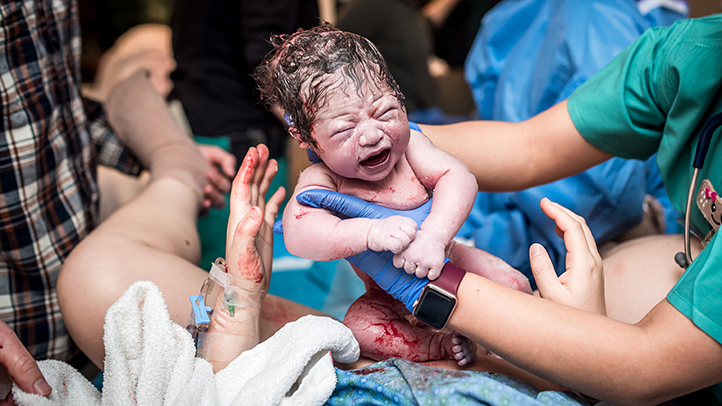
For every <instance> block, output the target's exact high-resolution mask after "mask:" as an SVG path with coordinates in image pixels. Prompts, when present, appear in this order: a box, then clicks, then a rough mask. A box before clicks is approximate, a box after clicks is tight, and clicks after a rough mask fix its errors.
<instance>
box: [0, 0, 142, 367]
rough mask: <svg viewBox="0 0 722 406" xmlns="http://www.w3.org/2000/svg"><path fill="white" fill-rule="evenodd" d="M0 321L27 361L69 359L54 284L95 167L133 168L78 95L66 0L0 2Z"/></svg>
mask: <svg viewBox="0 0 722 406" xmlns="http://www.w3.org/2000/svg"><path fill="white" fill-rule="evenodd" d="M0 19H1V20H0V28H1V29H0V97H1V98H0V108H2V120H1V121H0V199H1V201H0V317H1V318H2V320H3V321H5V322H6V323H7V324H8V325H9V326H10V328H12V329H13V330H14V331H15V332H16V333H17V335H18V337H20V340H21V341H22V342H23V343H24V344H25V345H26V346H27V348H28V350H29V351H30V353H31V354H33V356H34V357H35V358H37V359H42V358H59V359H68V358H69V357H70V356H72V355H73V354H74V353H76V351H77V350H76V349H75V346H74V345H73V343H72V341H71V340H70V337H69V336H68V332H67V331H66V328H65V325H64V323H63V320H62V318H61V316H60V310H59V307H58V300H57V295H56V292H55V285H56V281H57V278H58V272H59V271H60V267H61V265H62V264H63V261H64V260H65V258H66V257H67V255H68V254H69V253H70V251H71V250H72V249H73V247H74V246H75V245H76V244H78V242H79V241H80V240H81V239H82V238H84V237H85V236H87V235H88V233H89V232H90V231H91V230H92V229H93V228H94V227H95V225H96V223H97V221H98V188H97V184H96V165H97V164H103V165H107V166H113V167H115V168H117V169H119V170H121V171H123V172H126V173H135V174H137V173H138V172H139V170H140V167H139V166H138V164H137V162H136V161H135V160H134V158H132V156H131V155H130V154H129V153H128V152H127V151H126V150H125V149H124V148H123V146H122V145H121V144H120V142H119V140H118V139H117V138H116V137H115V135H114V134H112V133H111V132H110V130H109V128H108V126H107V123H106V122H105V117H104V116H103V112H102V108H101V106H100V104H98V103H95V102H92V101H90V100H84V99H83V98H82V97H81V95H80V87H81V80H80V25H79V22H78V7H77V1H76V0H35V1H33V0H25V1H22V0H16V1H13V0H0Z"/></svg>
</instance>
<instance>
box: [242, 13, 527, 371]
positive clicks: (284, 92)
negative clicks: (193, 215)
mask: <svg viewBox="0 0 722 406" xmlns="http://www.w3.org/2000/svg"><path fill="white" fill-rule="evenodd" d="M272 42H273V44H274V47H275V49H274V51H272V52H271V53H270V54H269V55H268V56H267V57H266V59H265V61H264V63H262V64H261V66H259V68H258V69H257V71H256V74H255V77H256V80H257V81H258V82H259V87H260V89H261V95H262V97H263V99H264V100H265V101H266V102H268V103H271V104H277V105H278V106H279V107H280V108H281V109H282V110H283V111H284V112H285V115H286V119H287V121H288V123H289V128H288V131H289V133H290V134H291V135H292V136H293V137H294V138H295V139H296V140H298V141H299V146H300V147H301V148H303V149H307V150H311V151H313V152H314V153H315V154H316V155H318V157H319V158H320V162H318V163H315V164H313V165H312V166H311V167H310V168H308V169H306V170H305V171H304V172H303V173H302V174H301V176H300V178H299V181H298V185H297V187H296V190H295V191H294V196H293V197H292V198H291V200H290V202H289V204H288V206H287V207H286V210H285V211H284V214H283V229H284V238H285V243H286V247H287V248H288V251H289V252H291V253H292V254H294V255H297V256H301V257H304V258H308V259H312V260H316V261H329V260H336V259H341V258H346V257H349V256H351V255H355V254H358V253H361V252H364V251H366V250H368V249H371V250H374V251H391V252H393V253H394V254H395V255H394V265H395V266H397V267H399V268H403V269H405V270H406V271H407V272H409V273H415V274H416V276H418V277H420V278H423V277H427V276H428V278H429V279H432V280H433V279H436V278H437V277H438V276H439V274H440V272H441V268H442V267H443V265H444V261H445V257H446V256H447V249H449V250H450V249H452V248H451V247H458V248H453V249H454V250H457V249H459V250H463V249H465V248H466V247H463V246H461V245H455V244H452V243H451V241H452V238H453V237H454V235H455V234H456V232H457V231H458V229H459V227H461V225H462V223H463V222H464V220H465V219H466V217H467V215H468V214H469V212H470V210H471V207H472V204H473V201H474V197H475V196H476V192H477V185H476V180H475V178H474V176H473V175H471V173H470V172H469V170H468V169H467V168H466V167H465V166H464V164H462V163H461V162H460V161H459V160H457V159H456V158H454V157H453V156H451V155H449V154H447V153H445V152H443V151H441V150H439V149H437V148H436V147H435V146H434V145H433V143H431V141H430V140H429V139H428V138H426V137H425V136H424V135H423V134H422V133H421V132H418V131H414V130H411V129H410V127H409V122H408V120H407V118H406V111H405V108H404V104H403V94H402V93H401V92H400V90H399V88H398V86H397V84H396V82H395V81H394V79H393V77H392V76H391V74H390V72H389V70H388V67H387V65H386V63H385V61H384V60H383V57H382V56H381V54H380V53H379V51H378V50H377V49H376V47H375V46H374V45H373V44H372V43H371V42H370V41H368V40H366V39H365V38H363V37H360V36H358V35H355V34H351V33H347V32H343V31H339V30H337V29H334V28H331V27H330V26H329V25H324V26H321V27H316V28H314V29H311V30H306V31H303V30H300V31H298V32H296V33H295V34H293V35H290V36H277V37H274V38H273V39H272ZM308 189H327V190H331V191H336V192H341V193H345V194H349V195H353V196H357V197H359V198H361V199H364V200H366V201H369V202H374V203H377V204H380V205H382V206H385V207H389V208H392V209H397V210H407V209H413V208H416V207H419V206H421V205H423V204H424V203H426V202H427V201H428V200H429V199H430V197H431V191H433V197H434V199H433V203H432V206H431V212H430V214H429V215H428V217H427V218H426V220H424V221H423V222H422V223H421V224H420V225H417V224H416V223H415V222H414V221H413V220H411V219H409V218H407V217H403V216H391V217H388V218H385V219H365V218H354V219H347V220H340V219H339V218H338V217H337V216H335V215H334V213H332V212H330V211H328V210H323V209H317V208H311V207H307V206H302V205H301V204H299V203H298V202H297V201H296V199H295V197H296V195H297V194H298V193H300V192H302V191H304V190H308ZM417 226H418V229H417ZM356 272H357V274H359V276H360V277H361V278H362V279H363V280H364V282H365V284H366V288H367V292H366V293H365V294H364V295H362V296H361V297H360V298H359V299H358V300H357V301H356V302H355V303H354V304H353V305H352V306H351V308H350V309H349V311H348V313H347V314H346V317H345V319H344V324H346V325H347V326H348V327H349V328H350V329H351V330H352V331H353V332H354V335H355V336H356V339H357V340H358V342H359V344H360V347H361V353H362V354H363V355H365V356H367V357H370V358H372V359H376V360H381V359H385V358H388V357H394V356H395V357H403V358H405V359H408V360H412V361H417V362H423V361H429V360H439V359H454V360H456V361H457V362H458V363H459V365H465V364H467V363H468V362H471V361H473V360H474V357H475V351H476V348H475V345H474V343H473V342H471V341H469V340H468V339H466V338H465V337H462V336H460V335H457V334H456V333H454V332H444V331H438V330H434V329H432V328H430V327H429V326H425V325H423V323H420V322H418V321H417V320H415V318H414V317H413V316H412V315H411V313H410V312H409V311H408V310H407V309H406V307H405V306H404V305H403V304H401V303H400V302H399V301H397V300H396V299H393V298H392V297H391V296H389V295H388V294H387V293H386V292H384V291H383V290H381V289H380V288H379V287H378V286H376V284H375V283H374V282H373V280H371V279H370V278H369V277H368V276H366V275H365V274H364V273H363V272H361V271H359V270H358V269H357V270H356ZM518 278H523V276H521V274H518ZM512 279H514V278H512ZM520 281H521V279H519V280H516V279H514V281H513V282H512V283H511V284H517V283H518V285H519V286H523V283H521V282H520Z"/></svg>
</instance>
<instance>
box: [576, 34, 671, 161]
mask: <svg viewBox="0 0 722 406" xmlns="http://www.w3.org/2000/svg"><path fill="white" fill-rule="evenodd" d="M658 37H659V31H658V30H655V29H652V30H647V31H646V32H645V33H644V34H643V35H642V36H641V37H640V38H639V39H638V40H637V41H636V42H634V43H633V44H631V45H629V46H628V47H627V48H626V49H625V50H624V51H622V53H621V54H619V55H618V56H617V57H616V58H615V59H613V60H612V61H611V62H610V63H609V64H608V65H607V66H606V67H604V68H603V69H602V70H601V71H599V72H598V73H597V74H595V75H594V76H593V77H592V78H591V79H589V80H588V81H587V82H586V83H584V84H583V85H582V86H581V87H579V88H578V89H577V90H576V91H575V92H574V93H572V95H571V96H570V97H569V100H568V103H567V108H568V110H569V115H570V116H571V119H572V121H573V122H574V125H575V126H576V128H577V130H578V131H579V133H580V134H581V135H582V136H583V137H584V138H585V139H586V140H587V141H589V142H590V143H591V144H592V145H594V146H595V147H597V148H599V149H601V150H602V151H605V152H607V153H609V154H612V155H615V156H619V157H622V158H631V159H641V160H645V159H647V158H649V157H650V156H651V155H652V154H654V153H655V152H656V151H657V149H658V148H659V143H660V141H661V139H662V132H663V129H664V122H665V119H666V115H665V113H664V111H663V110H662V109H661V108H660V107H659V104H660V103H659V98H658V95H656V94H654V92H653V88H654V86H652V80H653V79H654V75H655V72H654V69H653V67H654V58H655V46H654V45H655V44H656V42H657V41H658Z"/></svg>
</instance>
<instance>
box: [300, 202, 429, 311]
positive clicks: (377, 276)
mask: <svg viewBox="0 0 722 406" xmlns="http://www.w3.org/2000/svg"><path fill="white" fill-rule="evenodd" d="M296 200H298V201H299V202H300V203H302V204H305V205H307V206H311V207H316V208H323V209H328V210H332V211H335V212H336V213H338V214H339V215H341V216H343V217H365V218H371V219H382V218H387V217H391V216H399V215H400V216H405V217H408V218H410V219H412V220H413V221H414V222H415V223H416V224H421V223H422V222H423V221H424V219H426V217H427V216H428V215H429V212H431V203H432V201H431V200H429V201H428V202H426V203H425V204H423V205H421V206H419V207H418V208H416V209H413V210H406V211H402V210H393V209H388V208H386V207H381V206H379V205H377V204H374V203H369V202H367V201H365V200H363V199H359V198H357V197H354V196H349V195H345V194H343V193H338V192H331V191H328V190H321V189H312V190H306V191H304V192H301V193H299V194H298V195H297V196H296ZM393 255H394V254H393V253H392V252H389V251H382V252H377V251H372V250H366V251H364V252H362V253H360V254H356V255H353V256H350V257H348V258H346V260H347V261H348V262H350V263H351V264H352V265H354V266H356V267H357V268H359V269H360V270H362V271H363V272H365V273H366V274H367V275H369V276H370V277H371V278H372V279H373V280H374V281H375V282H376V283H377V284H378V285H379V287H381V289H383V290H385V291H386V292H387V293H389V294H390V295H391V296H393V297H394V298H396V299H398V300H400V301H401V303H403V304H404V305H405V306H406V308H407V309H409V310H410V311H413V308H414V302H416V300H418V298H419V295H420V294H421V291H422V290H423V289H424V286H426V284H427V283H429V280H428V279H426V278H417V277H416V276H415V275H413V274H412V275H409V274H407V273H406V272H404V270H403V269H400V268H397V267H395V266H394V264H393Z"/></svg>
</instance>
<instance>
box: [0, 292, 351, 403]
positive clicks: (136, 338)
mask: <svg viewBox="0 0 722 406" xmlns="http://www.w3.org/2000/svg"><path fill="white" fill-rule="evenodd" d="M104 341H105V354H106V355H105V373H104V376H103V378H104V380H103V393H102V394H101V393H99V392H98V391H97V389H95V387H93V386H92V384H90V382H88V380H87V379H85V378H84V377H83V376H82V375H81V374H80V373H79V372H78V371H76V370H75V369H73V368H72V367H70V366H69V365H67V364H65V363H63V362H61V361H53V360H48V361H40V362H38V365H39V366H40V369H41V371H42V372H43V375H44V376H45V378H46V379H47V380H48V383H49V384H50V386H51V387H52V388H53V393H52V395H51V396H50V397H49V398H43V397H41V396H38V395H31V394H28V393H25V392H23V391H22V390H20V388H18V387H17V385H15V384H13V389H12V390H13V396H14V397H15V402H16V403H17V404H18V405H66V404H67V405H81V406H82V405H101V404H102V405H104V406H105V405H127V404H143V405H193V406H202V405H213V406H215V405H241V404H242V405H284V406H285V405H299V406H300V405H322V404H323V403H324V402H325V401H326V400H327V399H328V398H329V396H330V395H331V393H332V392H333V389H334V387H335V385H336V374H335V369H334V367H333V361H332V357H333V359H336V360H337V361H339V362H343V363H349V362H353V361H355V360H357V359H358V356H359V348H358V343H357V342H356V340H355V339H354V337H353V334H352V333H351V331H350V330H349V329H348V328H346V327H345V326H344V325H343V324H342V323H340V322H338V321H336V320H334V319H331V318H329V317H318V316H305V317H302V318H300V319H298V320H297V321H295V322H292V323H288V324H287V325H286V326H284V327H283V328H282V329H281V330H279V331H278V332H277V333H276V334H274V335H273V336H272V337H270V338H269V339H268V340H266V341H264V342H262V343H260V344H258V345H257V346H256V347H255V348H253V349H251V350H248V351H246V352H244V353H243V354H241V355H240V356H238V357H237V358H236V359H235V360H233V361H232V362H231V363H230V364H229V365H228V366H227V367H226V368H225V369H223V370H222V371H220V372H218V373H217V374H215V375H214V374H213V370H212V367H211V365H210V363H208V362H207V361H206V360H204V359H202V358H196V357H195V346H194V345H193V340H192V338H191V336H190V334H189V333H188V332H187V331H186V330H185V329H184V328H183V327H181V326H179V325H177V324H175V323H173V322H172V321H171V320H170V317H169V315H168V311H167V309H166V306H165V302H164V300H163V297H162V295H161V293H160V291H159V290H158V288H157V287H156V286H155V285H154V284H152V283H151V282H145V281H143V282H137V283H135V284H134V285H133V286H131V287H130V288H128V290H127V291H126V292H125V293H124V294H123V296H122V297H121V298H120V299H118V301H117V302H116V303H114V304H113V306H111V308H110V309H108V312H107V313H106V317H105V336H104Z"/></svg>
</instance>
